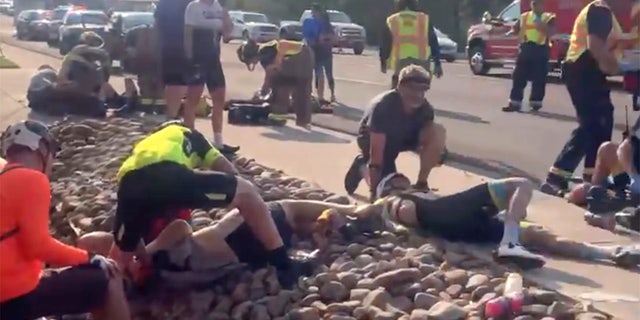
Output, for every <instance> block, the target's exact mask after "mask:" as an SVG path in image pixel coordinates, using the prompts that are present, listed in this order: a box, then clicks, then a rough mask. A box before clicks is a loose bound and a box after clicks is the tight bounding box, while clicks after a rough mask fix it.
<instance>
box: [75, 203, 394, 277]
mask: <svg viewBox="0 0 640 320" xmlns="http://www.w3.org/2000/svg"><path fill="white" fill-rule="evenodd" d="M267 205H268V210H269V215H268V218H269V219H271V220H272V221H273V223H274V224H275V226H276V228H277V230H278V233H279V235H280V238H281V239H282V241H283V244H284V247H285V248H286V249H287V250H288V249H291V248H292V246H293V238H294V236H295V237H297V238H300V239H312V240H313V241H314V242H315V243H316V245H317V246H318V248H319V252H320V253H324V252H325V250H326V249H327V248H328V246H329V236H330V235H331V234H334V233H335V234H339V235H342V236H344V237H346V238H351V237H353V236H356V235H358V234H361V233H362V232H364V231H368V232H373V231H376V230H381V229H383V228H382V225H380V224H379V223H378V224H376V222H375V221H372V220H371V218H373V219H375V217H376V216H375V215H370V214H367V210H369V206H355V205H340V204H335V203H330V202H323V201H313V200H280V201H272V202H268V203H267ZM348 217H351V218H348ZM358 217H360V218H358ZM368 217H371V218H368ZM380 221H381V220H380ZM112 239H113V238H112V237H111V235H110V234H108V233H105V232H93V233H89V234H86V235H84V236H83V237H81V238H79V239H78V242H77V244H78V246H79V247H82V248H86V249H88V250H95V251H96V252H102V253H106V252H107V251H108V250H109V248H110V246H111V244H112ZM146 251H147V254H148V255H150V256H151V257H152V258H151V260H152V261H153V267H154V268H156V269H161V270H171V271H174V272H192V273H195V274H198V273H200V274H201V276H200V277H198V276H196V277H195V278H192V279H193V281H196V282H197V281H198V280H202V281H206V280H208V279H210V277H211V274H210V273H211V272H215V270H216V269H217V268H219V267H222V266H225V265H227V264H229V263H244V264H247V265H248V266H249V267H250V268H251V269H253V270H256V269H260V268H264V267H266V266H267V265H268V264H269V255H270V254H269V252H268V251H267V250H265V247H264V245H263V244H262V243H261V241H260V239H259V238H258V237H257V235H256V234H255V233H254V232H253V231H252V228H251V226H250V224H249V223H248V221H247V220H246V219H245V217H244V216H243V215H242V214H241V212H240V211H239V210H237V209H234V210H232V211H230V212H228V213H226V214H225V215H224V217H223V218H222V219H221V220H220V221H218V223H216V224H215V225H213V226H209V227H205V228H203V229H200V230H198V231H195V232H193V229H192V228H191V226H190V225H189V223H188V222H187V221H185V220H174V221H173V222H171V223H169V224H168V225H167V227H166V228H164V230H163V231H162V232H161V233H160V234H159V235H158V236H157V237H156V238H155V239H154V240H153V241H152V242H150V243H149V244H148V245H147V246H146ZM300 262H301V265H302V266H304V268H302V271H303V272H302V274H299V275H309V274H310V273H311V272H312V270H313V259H307V260H305V259H301V260H300ZM207 271H209V274H207ZM183 279H187V278H183ZM187 282H188V281H187ZM185 285H188V284H187V283H185Z"/></svg>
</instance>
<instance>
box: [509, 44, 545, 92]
mask: <svg viewBox="0 0 640 320" xmlns="http://www.w3.org/2000/svg"><path fill="white" fill-rule="evenodd" d="M548 68H549V49H548V48H547V47H545V46H539V45H536V44H532V43H525V44H523V45H522V46H521V48H520V53H519V54H518V58H517V59H516V67H515V69H513V76H512V78H513V85H512V87H511V94H510V95H509V100H510V101H512V102H522V99H523V98H524V88H525V87H526V86H527V82H528V81H531V96H529V101H530V102H542V100H544V94H545V87H546V85H547V72H548Z"/></svg>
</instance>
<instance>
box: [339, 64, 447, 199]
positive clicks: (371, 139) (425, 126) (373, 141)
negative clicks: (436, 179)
mask: <svg viewBox="0 0 640 320" xmlns="http://www.w3.org/2000/svg"><path fill="white" fill-rule="evenodd" d="M430 86H431V74H430V73H429V72H428V71H426V70H425V69H424V68H422V67H420V66H417V65H410V66H408V67H405V68H403V69H402V70H401V71H400V76H399V82H398V86H397V87H396V89H394V90H391V91H387V92H385V93H382V94H380V95H378V96H377V97H375V98H374V99H373V101H372V102H371V105H370V107H369V110H367V112H366V113H365V115H364V117H363V118H362V121H361V122H360V130H359V132H358V139H357V141H358V146H359V148H360V154H359V155H358V156H357V157H356V158H355V159H354V161H353V163H352V165H351V167H350V168H349V171H348V172H347V174H346V176H345V181H344V183H345V189H346V190H347V193H349V194H353V193H354V192H355V190H356V189H357V187H358V184H359V183H360V181H361V180H362V178H363V177H365V176H367V175H368V177H369V183H370V186H371V190H370V191H371V192H372V193H373V191H374V190H375V186H376V185H377V184H378V181H379V180H380V179H381V177H384V176H386V175H388V174H390V173H394V172H396V166H395V161H396V158H397V157H398V155H399V154H400V152H404V151H416V152H418V154H419V155H420V172H419V174H418V179H417V181H416V185H415V187H417V188H420V189H428V183H427V178H428V176H429V173H430V172H431V169H432V168H433V167H435V166H436V165H438V164H439V163H440V162H441V159H442V153H443V151H444V144H445V130H444V127H442V125H440V124H437V123H434V109H433V107H432V106H431V104H430V103H429V102H428V101H427V100H426V99H425V97H424V95H425V93H426V91H427V90H428V89H429V88H430ZM366 165H368V167H369V170H368V171H367V170H366V169H365V168H364V166H366Z"/></svg>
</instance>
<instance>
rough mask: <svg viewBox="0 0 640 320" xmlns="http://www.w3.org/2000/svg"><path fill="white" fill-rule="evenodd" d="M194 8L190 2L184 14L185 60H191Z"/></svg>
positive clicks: (195, 13)
mask: <svg viewBox="0 0 640 320" xmlns="http://www.w3.org/2000/svg"><path fill="white" fill-rule="evenodd" d="M196 11H197V10H196V7H195V4H194V2H190V3H189V5H188V6H187V9H186V10H185V12H184V54H185V57H186V58H187V60H191V59H193V30H194V23H195V19H196V15H197V14H198V13H197V12H196Z"/></svg>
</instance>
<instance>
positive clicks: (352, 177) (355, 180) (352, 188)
mask: <svg viewBox="0 0 640 320" xmlns="http://www.w3.org/2000/svg"><path fill="white" fill-rule="evenodd" d="M365 165H366V163H365V161H364V157H363V156H362V155H361V154H359V155H357V156H356V157H355V158H354V159H353V162H352V163H351V167H349V171H347V174H346V175H345V176H344V189H345V190H346V191H347V193H348V194H349V195H353V193H354V192H356V189H358V185H359V184H360V181H362V173H361V170H362V167H364V166H365Z"/></svg>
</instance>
